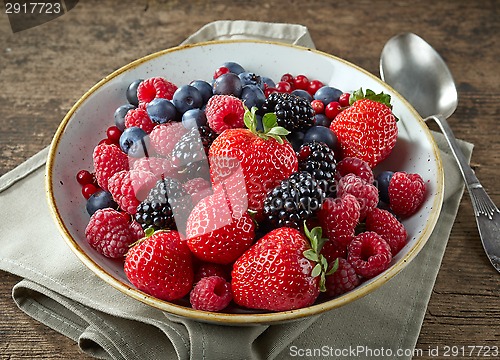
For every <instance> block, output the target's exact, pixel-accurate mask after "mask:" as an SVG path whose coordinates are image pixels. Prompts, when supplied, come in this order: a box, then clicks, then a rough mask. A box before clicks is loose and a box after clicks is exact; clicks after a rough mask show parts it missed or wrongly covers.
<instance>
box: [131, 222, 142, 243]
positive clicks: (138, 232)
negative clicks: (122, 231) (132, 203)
mask: <svg viewBox="0 0 500 360" xmlns="http://www.w3.org/2000/svg"><path fill="white" fill-rule="evenodd" d="M130 230H131V231H132V233H133V234H134V236H135V239H136V241H137V240H139V239H142V238H143V237H144V236H145V234H144V230H143V229H142V226H141V224H139V223H138V222H137V221H135V220H132V222H131V223H130Z"/></svg>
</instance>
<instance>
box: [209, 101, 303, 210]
mask: <svg viewBox="0 0 500 360" xmlns="http://www.w3.org/2000/svg"><path fill="white" fill-rule="evenodd" d="M269 115H271V114H269ZM268 120H269V123H267V124H266V126H265V128H266V130H267V133H263V132H258V131H257V130H256V118H255V114H254V113H250V111H248V110H247V112H246V113H245V124H246V125H247V127H248V128H249V129H228V130H225V131H224V132H223V133H222V134H221V135H219V136H218V137H217V139H215V141H214V142H213V143H212V146H211V147H210V150H209V161H210V174H211V177H212V182H213V183H218V182H222V181H224V180H225V179H228V178H231V177H232V176H234V175H235V174H238V173H241V172H242V173H243V176H244V180H245V185H246V192H247V199H248V209H250V210H252V211H254V212H256V213H257V215H256V219H260V218H261V217H262V208H263V206H264V200H265V198H266V194H267V192H268V191H270V190H271V189H272V188H274V187H275V186H276V185H278V184H279V182H280V181H281V180H283V179H285V178H287V177H288V176H290V174H292V173H293V172H295V171H297V168H298V162H297V156H296V154H295V151H294V150H293V148H292V146H291V145H290V143H289V142H288V141H283V140H282V138H281V136H282V135H286V134H287V133H288V131H287V130H285V129H283V128H280V127H277V126H276V118H275V117H274V119H269V118H268ZM266 121H267V120H266Z"/></svg>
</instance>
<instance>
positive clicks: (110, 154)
mask: <svg viewBox="0 0 500 360" xmlns="http://www.w3.org/2000/svg"><path fill="white" fill-rule="evenodd" d="M93 162H94V176H95V178H96V180H97V184H98V185H99V186H100V187H101V189H103V190H106V191H107V190H108V181H109V178H110V177H111V176H113V174H115V173H117V172H118V171H122V170H128V169H129V162H128V156H127V154H125V153H124V152H123V151H121V149H120V148H119V147H118V146H116V145H108V144H100V145H97V146H96V147H95V148H94V153H93Z"/></svg>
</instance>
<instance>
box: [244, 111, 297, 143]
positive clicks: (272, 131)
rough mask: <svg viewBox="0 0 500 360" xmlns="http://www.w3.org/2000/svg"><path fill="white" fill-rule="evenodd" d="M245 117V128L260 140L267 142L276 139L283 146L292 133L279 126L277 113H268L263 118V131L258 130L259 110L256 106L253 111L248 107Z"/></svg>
mask: <svg viewBox="0 0 500 360" xmlns="http://www.w3.org/2000/svg"><path fill="white" fill-rule="evenodd" d="M244 108H245V115H244V116H243V122H244V123H245V126H246V127H247V128H248V129H249V130H250V131H251V132H252V133H254V134H255V135H257V136H259V137H260V138H262V139H264V140H267V139H269V138H273V139H275V140H276V141H277V142H279V143H280V144H283V142H284V141H287V140H286V135H288V134H290V131H288V130H287V129H285V128H284V127H282V126H278V119H277V117H276V114H275V113H266V114H264V116H263V117H262V127H263V131H260V130H257V114H256V113H257V110H258V109H257V108H256V107H255V106H254V107H252V109H248V108H247V107H246V106H244Z"/></svg>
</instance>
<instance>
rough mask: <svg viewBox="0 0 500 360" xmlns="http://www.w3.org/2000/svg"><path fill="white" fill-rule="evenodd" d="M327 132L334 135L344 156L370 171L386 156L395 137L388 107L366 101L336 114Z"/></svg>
mask: <svg viewBox="0 0 500 360" xmlns="http://www.w3.org/2000/svg"><path fill="white" fill-rule="evenodd" d="M352 98H353V99H355V97H352ZM330 129H332V130H333V131H334V132H335V134H336V135H337V138H338V140H339V142H340V146H341V149H342V153H343V156H344V157H357V158H360V159H362V160H365V161H366V162H367V163H368V165H369V166H370V167H371V168H373V167H375V165H377V164H378V163H379V162H381V161H382V160H384V159H385V158H387V156H389V154H390V152H391V151H392V149H393V148H394V145H395V144H396V139H397V137H398V127H397V124H396V117H395V116H394V115H393V113H392V110H391V108H390V107H388V106H387V105H386V104H383V103H380V102H378V101H374V100H371V99H367V98H364V99H361V100H357V101H355V102H354V103H353V104H352V105H351V106H350V107H348V108H347V109H345V110H343V111H342V112H341V113H340V114H338V115H337V116H336V117H335V119H334V120H333V121H332V123H331V125H330Z"/></svg>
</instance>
